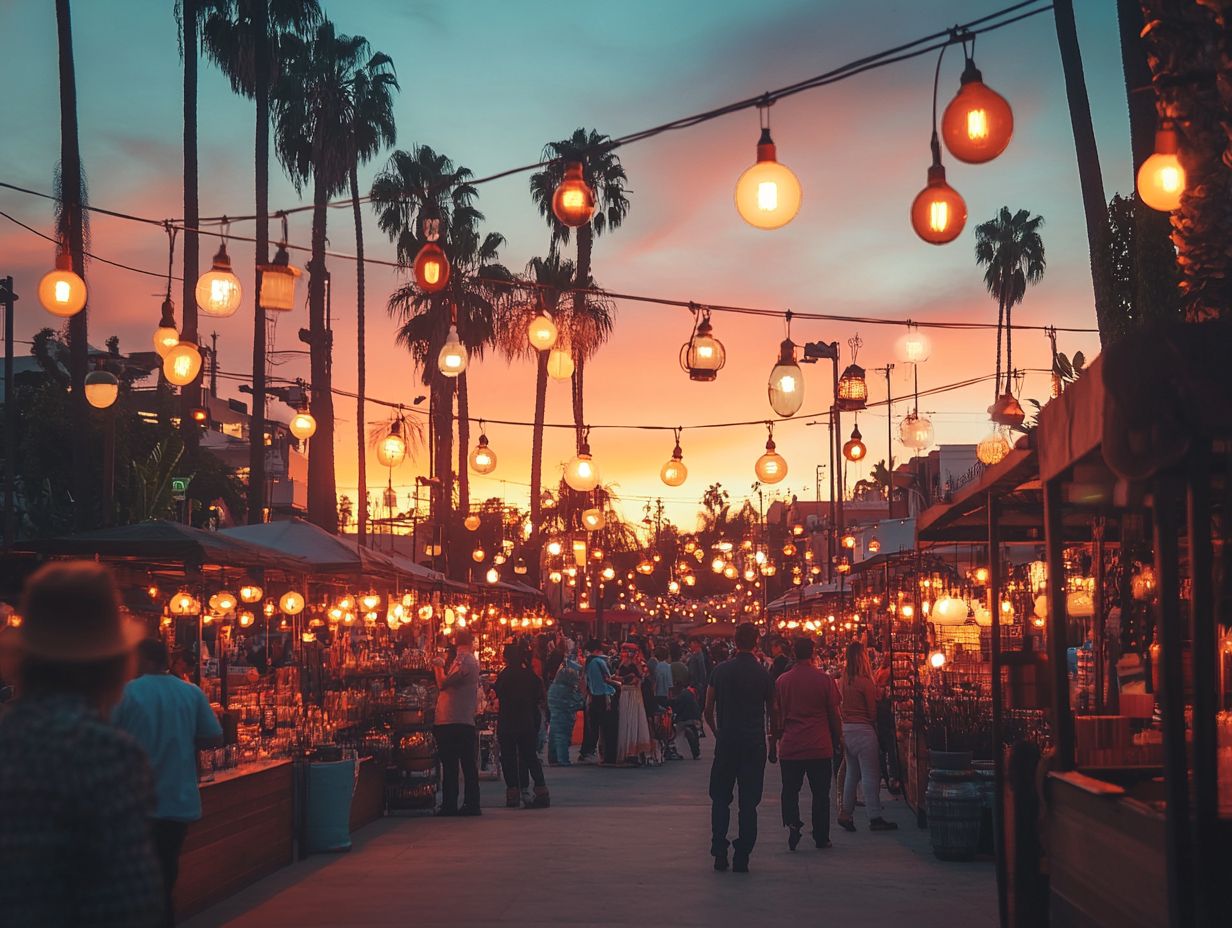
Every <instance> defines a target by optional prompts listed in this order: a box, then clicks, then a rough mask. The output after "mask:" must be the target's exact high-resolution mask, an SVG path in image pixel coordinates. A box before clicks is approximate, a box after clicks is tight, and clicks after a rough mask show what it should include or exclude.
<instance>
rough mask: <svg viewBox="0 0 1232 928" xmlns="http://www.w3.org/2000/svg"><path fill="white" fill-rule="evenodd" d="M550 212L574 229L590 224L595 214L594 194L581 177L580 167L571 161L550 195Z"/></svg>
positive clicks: (577, 163)
mask: <svg viewBox="0 0 1232 928" xmlns="http://www.w3.org/2000/svg"><path fill="white" fill-rule="evenodd" d="M552 212H553V214H555V216H556V218H557V219H558V220H560V222H561V223H562V224H563V225H566V226H569V227H570V228H572V229H576V228H578V227H579V226H584V225H586V223H588V222H590V217H591V216H593V215H594V212H595V192H594V191H593V190H591V189H590V185H589V184H587V183H586V179H585V177H583V176H582V165H581V164H580V163H579V162H577V161H571V162H569V164H567V165H565V176H564V177H563V178H562V179H561V182H560V184H559V185H557V187H556V192H555V193H554V194H553V195H552Z"/></svg>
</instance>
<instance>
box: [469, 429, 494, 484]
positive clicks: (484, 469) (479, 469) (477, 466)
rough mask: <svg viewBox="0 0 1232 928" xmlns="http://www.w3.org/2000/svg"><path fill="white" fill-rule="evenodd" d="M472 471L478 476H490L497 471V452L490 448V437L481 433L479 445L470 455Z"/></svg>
mask: <svg viewBox="0 0 1232 928" xmlns="http://www.w3.org/2000/svg"><path fill="white" fill-rule="evenodd" d="M470 464H471V470H473V471H474V472H475V473H477V474H490V473H492V471H494V470H496V452H495V451H493V450H492V449H491V448H490V447H489V446H488V436H487V435H485V434H483V432H480V433H479V443H478V444H477V445H475V448H474V450H473V451H471V455H470Z"/></svg>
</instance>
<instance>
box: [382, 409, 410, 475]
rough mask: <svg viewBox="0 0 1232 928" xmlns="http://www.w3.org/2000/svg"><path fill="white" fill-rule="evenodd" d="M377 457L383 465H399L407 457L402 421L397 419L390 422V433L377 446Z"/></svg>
mask: <svg viewBox="0 0 1232 928" xmlns="http://www.w3.org/2000/svg"><path fill="white" fill-rule="evenodd" d="M376 459H377V460H378V461H380V463H381V466H382V467H397V466H398V465H399V464H401V463H402V462H403V461H404V460H405V459H406V439H405V438H403V437H402V423H401V421H399V420H397V419H395V420H394V421H393V422H391V423H390V424H389V434H388V435H386V436H385V437H384V438H382V439H381V440H380V442H379V443H378V444H377V446H376Z"/></svg>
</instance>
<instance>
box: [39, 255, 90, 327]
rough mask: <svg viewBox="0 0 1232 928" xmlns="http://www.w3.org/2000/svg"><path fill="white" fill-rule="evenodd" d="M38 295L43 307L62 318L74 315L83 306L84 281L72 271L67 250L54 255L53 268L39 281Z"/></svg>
mask: <svg viewBox="0 0 1232 928" xmlns="http://www.w3.org/2000/svg"><path fill="white" fill-rule="evenodd" d="M38 297H39V302H40V303H42V304H43V309H45V310H47V311H48V312H49V313H51V314H52V315H53V316H59V317H61V318H62V319H63V318H67V317H69V316H75V315H77V314H78V313H79V312H81V310H82V309H83V308H85V305H86V282H85V281H84V280H82V279H81V278H80V277H79V276H78V275H77V274H76V273H75V272H74V271H73V259H72V256H71V255H69V254H68V252H65V251H62V252H60V253H59V254H57V255H56V266H55V269H54V270H51V271H48V272H47V273H46V274H44V275H43V279H42V280H40V281H39V285H38Z"/></svg>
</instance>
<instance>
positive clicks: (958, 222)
mask: <svg viewBox="0 0 1232 928" xmlns="http://www.w3.org/2000/svg"><path fill="white" fill-rule="evenodd" d="M932 146H933V163H932V166H931V167H930V168H929V169H928V185H927V186H926V187H925V188H924V189H923V190H921V191H920V192H919V193H918V194H916V198H915V200H914V201H912V203H911V227H912V228H913V229H915V234H916V235H918V236H919V237H920V238H922V239H923V240H924V241H926V242H928V243H929V244H930V245H944V244H946V243H947V242H952V241H954V239H956V238H958V236H959V234H960V233H961V232H962V230H963V226H964V225H966V223H967V204H966V203H965V202H964V201H963V198H962V197H961V196H959V194H958V191H957V190H955V189H954V188H953V187H951V186H950V185H949V184H947V183H946V181H945V168H944V167H943V166H942V164H941V147H940V145H939V144H938V142H937V136H936V135H935V134H934V135H933V142H932Z"/></svg>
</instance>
